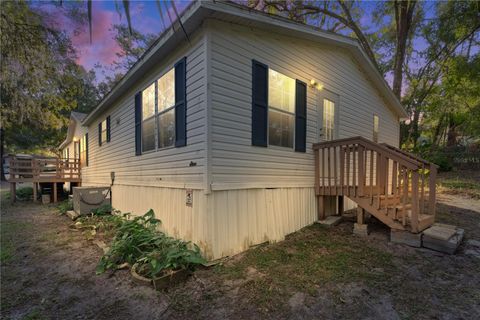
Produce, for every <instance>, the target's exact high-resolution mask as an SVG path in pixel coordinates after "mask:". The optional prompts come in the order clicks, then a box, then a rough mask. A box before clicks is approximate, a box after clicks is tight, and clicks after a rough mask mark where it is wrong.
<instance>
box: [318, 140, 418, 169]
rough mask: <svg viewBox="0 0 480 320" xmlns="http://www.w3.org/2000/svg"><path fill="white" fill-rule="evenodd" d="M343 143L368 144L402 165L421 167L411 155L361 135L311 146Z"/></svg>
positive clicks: (411, 167) (414, 167)
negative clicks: (394, 158)
mask: <svg viewBox="0 0 480 320" xmlns="http://www.w3.org/2000/svg"><path fill="white" fill-rule="evenodd" d="M344 144H360V145H364V146H365V147H366V146H369V147H371V148H377V149H380V150H379V151H383V152H384V153H387V154H388V155H390V156H392V158H393V157H396V158H397V160H401V161H399V162H403V163H402V164H403V165H405V166H406V167H407V168H409V169H412V170H418V169H420V168H421V167H422V165H421V161H418V160H416V159H412V158H411V157H409V156H407V155H404V154H403V153H399V152H395V151H393V150H391V149H390V148H388V147H386V146H385V145H383V144H380V143H376V142H373V141H371V140H368V139H366V138H364V137H361V136H356V137H350V138H344V139H338V140H331V141H323V142H318V143H314V144H313V146H312V147H313V150H317V149H321V148H324V147H334V146H341V145H344Z"/></svg>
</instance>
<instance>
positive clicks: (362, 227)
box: [353, 206, 368, 237]
mask: <svg viewBox="0 0 480 320" xmlns="http://www.w3.org/2000/svg"><path fill="white" fill-rule="evenodd" d="M353 233H354V234H356V235H359V236H362V237H366V236H368V225H367V224H365V209H363V208H362V207H360V206H358V207H357V222H356V223H354V224H353Z"/></svg>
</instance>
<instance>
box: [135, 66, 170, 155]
mask: <svg viewBox="0 0 480 320" xmlns="http://www.w3.org/2000/svg"><path fill="white" fill-rule="evenodd" d="M174 144H175V69H173V68H172V69H170V70H169V71H168V72H167V73H165V74H164V75H163V76H162V77H161V78H160V79H158V80H157V81H155V82H154V83H152V84H151V85H150V86H149V87H147V88H146V89H145V90H143V92H142V151H143V152H146V151H151V150H155V149H156V148H158V149H161V148H165V147H170V146H173V145H174Z"/></svg>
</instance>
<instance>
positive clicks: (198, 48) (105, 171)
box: [82, 30, 206, 189]
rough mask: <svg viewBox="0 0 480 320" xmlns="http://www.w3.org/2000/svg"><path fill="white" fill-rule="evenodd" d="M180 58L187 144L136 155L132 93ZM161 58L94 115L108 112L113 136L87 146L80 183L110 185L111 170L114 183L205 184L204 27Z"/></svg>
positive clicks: (93, 134) (92, 135)
mask: <svg viewBox="0 0 480 320" xmlns="http://www.w3.org/2000/svg"><path fill="white" fill-rule="evenodd" d="M184 56H186V57H187V65H186V68H187V145H186V146H185V147H179V148H167V149H162V150H158V151H156V152H147V153H145V154H142V155H140V156H136V155H135V120H134V113H135V110H134V109H135V108H134V96H135V93H136V92H138V91H140V90H143V89H144V88H146V87H147V86H148V85H149V84H152V83H153V82H154V81H155V80H157V79H159V78H160V77H161V76H162V75H164V74H165V73H166V72H168V71H169V70H170V69H171V68H172V66H173V65H174V64H175V63H176V62H177V61H178V60H179V59H181V57H184ZM161 61H162V63H160V64H157V65H156V67H155V68H153V69H152V70H151V71H150V72H149V73H147V74H144V75H143V77H142V79H143V80H142V81H140V82H138V84H137V85H136V86H135V87H132V88H131V89H130V90H129V91H128V92H126V93H125V94H123V95H122V97H121V98H120V99H119V100H118V102H116V103H115V104H114V105H112V106H111V107H110V108H108V109H106V110H105V112H104V113H103V114H100V115H99V116H98V118H99V119H102V118H104V117H106V116H107V115H110V118H111V124H110V132H111V135H112V136H114V137H115V139H113V140H112V141H111V142H110V143H108V144H106V145H104V146H103V145H102V147H100V148H99V147H98V143H91V144H90V145H89V167H88V168H86V169H85V170H83V171H82V184H83V185H101V184H103V185H109V184H110V172H111V171H114V172H115V184H118V185H132V186H156V187H162V186H163V187H179V188H194V189H202V188H203V187H204V181H203V177H204V165H205V158H206V154H205V152H206V150H205V149H206V147H205V146H206V145H205V140H206V138H205V128H204V123H205V118H206V105H205V102H206V97H205V96H206V95H205V93H206V89H205V85H206V81H205V70H206V61H205V41H204V34H203V31H201V30H199V32H198V33H197V34H195V35H194V36H192V37H191V43H190V44H185V45H182V46H179V47H177V49H176V50H174V51H173V52H171V53H170V54H169V55H167V56H165V57H164V58H162V60H161ZM152 119H155V118H152ZM96 123H98V122H96ZM156 134H157V133H156V132H154V135H156ZM89 139H90V141H97V139H98V129H97V128H96V125H94V124H93V123H92V124H91V125H90V126H89ZM192 163H193V165H192Z"/></svg>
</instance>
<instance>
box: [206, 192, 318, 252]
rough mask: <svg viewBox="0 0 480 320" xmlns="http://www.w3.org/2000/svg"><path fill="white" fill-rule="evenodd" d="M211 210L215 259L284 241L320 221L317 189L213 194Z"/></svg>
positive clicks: (209, 202)
mask: <svg viewBox="0 0 480 320" xmlns="http://www.w3.org/2000/svg"><path fill="white" fill-rule="evenodd" d="M208 207H209V212H211V213H212V214H213V215H212V217H211V218H212V220H211V221H212V223H213V225H212V230H213V231H214V232H213V234H214V239H213V243H214V251H213V255H214V257H215V258H219V257H223V256H230V255H233V254H236V253H239V252H242V251H244V250H247V249H248V248H249V247H250V246H252V245H255V244H259V243H262V242H265V241H279V240H283V239H284V237H285V235H287V234H289V233H292V232H294V231H297V230H299V229H301V228H303V227H305V226H307V225H310V224H312V223H313V222H315V220H316V219H317V211H316V203H315V191H314V188H278V189H246V190H228V191H213V192H212V193H211V194H210V195H209V196H208Z"/></svg>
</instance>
